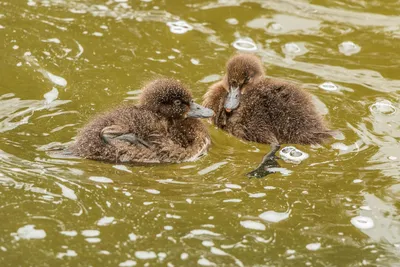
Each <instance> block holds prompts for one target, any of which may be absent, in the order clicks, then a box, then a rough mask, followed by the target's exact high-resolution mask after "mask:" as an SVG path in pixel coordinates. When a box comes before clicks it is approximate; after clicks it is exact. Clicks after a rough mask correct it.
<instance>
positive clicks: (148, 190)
mask: <svg viewBox="0 0 400 267" xmlns="http://www.w3.org/2000/svg"><path fill="white" fill-rule="evenodd" d="M144 191H146V192H147V193H150V194H153V195H158V194H160V191H158V190H156V189H145V190H144Z"/></svg>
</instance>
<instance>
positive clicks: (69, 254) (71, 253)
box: [57, 249, 78, 259]
mask: <svg viewBox="0 0 400 267" xmlns="http://www.w3.org/2000/svg"><path fill="white" fill-rule="evenodd" d="M76 256H78V254H77V253H76V252H75V250H72V249H68V250H67V252H65V253H64V252H59V253H57V258H58V259H62V258H64V257H76Z"/></svg>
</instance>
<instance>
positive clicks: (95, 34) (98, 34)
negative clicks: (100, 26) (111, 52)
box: [92, 32, 103, 37]
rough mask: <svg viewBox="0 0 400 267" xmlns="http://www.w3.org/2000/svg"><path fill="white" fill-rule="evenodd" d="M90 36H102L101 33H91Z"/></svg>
mask: <svg viewBox="0 0 400 267" xmlns="http://www.w3.org/2000/svg"><path fill="white" fill-rule="evenodd" d="M92 35H93V36H98V37H101V36H103V34H102V33H101V32H94V33H92Z"/></svg>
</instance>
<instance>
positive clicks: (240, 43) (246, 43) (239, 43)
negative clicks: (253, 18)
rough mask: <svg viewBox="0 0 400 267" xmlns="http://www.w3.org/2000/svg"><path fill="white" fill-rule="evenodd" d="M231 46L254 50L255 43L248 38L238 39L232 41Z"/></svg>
mask: <svg viewBox="0 0 400 267" xmlns="http://www.w3.org/2000/svg"><path fill="white" fill-rule="evenodd" d="M232 46H233V47H234V48H236V49H237V50H240V51H256V50H257V45H256V44H255V43H254V42H253V40H252V39H250V38H243V39H238V40H236V41H234V42H233V43H232Z"/></svg>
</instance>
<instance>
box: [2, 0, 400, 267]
mask: <svg viewBox="0 0 400 267" xmlns="http://www.w3.org/2000/svg"><path fill="white" fill-rule="evenodd" d="M183 2H185V3H184V4H183ZM399 13H400V5H399V2H398V1H397V0H392V1H387V0H385V1H384V0H377V1H350V0H338V1H322V0H320V1H318V0H310V1H305V0H271V1H260V0H259V1H256V0H255V1H240V0H224V1H222V0H220V1H199V0H198V1H172V0H168V1H167V0H165V1H151V0H146V1H144V0H143V1H131V0H129V1H128V0H108V1H106V0H86V1H85V0H29V1H27V0H8V1H4V0H0V40H2V41H1V42H0V75H1V79H0V217H1V218H2V219H1V223H0V226H1V227H0V263H1V266H56V265H59V266H135V265H137V266H143V265H148V266H196V265H199V266H362V265H365V266H399V263H398V262H399V254H400V212H399V208H400V204H399V203H400V202H399V199H400V182H399V179H400V171H399V169H400V163H399V162H400V144H399V140H400V129H399V128H400V116H399V93H398V92H399V89H400V79H399V64H400V55H399V51H400V40H399V38H400V26H399V25H400V17H399V15H398V14H399ZM177 26H178V28H177ZM238 40H241V44H243V40H244V41H245V42H244V43H245V46H244V49H247V50H252V51H253V53H255V54H256V55H258V56H260V57H261V58H262V60H263V63H264V67H265V68H266V70H267V75H268V76H272V77H278V78H282V79H286V80H289V81H292V82H295V83H298V84H300V85H301V86H303V87H304V88H306V89H307V90H309V91H310V92H311V93H312V94H313V95H314V99H315V101H316V104H317V106H318V108H319V110H320V111H321V112H322V113H324V114H326V118H327V120H328V121H329V122H330V124H331V126H332V128H335V129H338V130H339V131H340V132H341V135H339V136H338V137H337V139H336V140H332V141H331V142H329V143H327V144H326V145H324V146H321V147H303V146H296V147H297V148H298V149H300V150H302V151H304V152H306V153H308V154H309V155H310V157H309V158H308V159H306V160H305V161H303V162H302V163H300V164H298V165H296V164H291V163H285V162H283V161H281V162H280V164H281V166H282V167H283V168H285V169H286V171H285V172H284V174H282V173H276V174H273V175H270V176H268V177H266V178H265V179H250V180H249V179H248V178H246V176H245V174H246V173H247V172H249V171H251V170H252V169H253V168H254V167H255V166H257V164H258V163H259V161H260V159H261V157H262V156H263V153H265V151H267V150H268V146H267V145H261V144H255V143H246V142H242V141H240V140H237V139H235V138H233V137H231V136H229V135H228V134H226V133H224V132H222V131H219V130H218V129H215V128H214V127H213V126H211V125H209V129H210V131H211V135H212V140H213V146H212V148H211V150H210V152H209V153H208V155H207V156H206V157H203V158H201V159H200V160H198V161H196V162H192V163H185V164H176V165H162V166H151V167H132V166H120V165H112V164H105V163H99V162H93V161H89V160H79V159H64V158H54V157H51V156H50V155H48V154H47V153H46V151H45V150H46V149H47V148H49V147H54V146H57V145H65V144H68V143H69V142H71V141H73V138H74V136H75V135H76V132H77V130H78V129H79V128H80V127H82V126H83V125H84V124H85V123H86V122H87V121H88V120H89V119H90V118H91V116H93V115H94V114H96V113H98V112H101V111H104V110H107V109H109V108H111V107H113V106H115V105H117V104H119V103H121V102H123V101H130V102H132V103H135V101H136V99H137V97H138V94H139V93H140V88H141V87H142V85H143V84H144V83H146V82H147V81H149V80H151V79H154V78H157V77H161V76H170V77H174V78H177V79H180V80H181V81H183V82H185V83H186V84H187V85H188V86H189V87H190V88H191V90H192V91H193V94H194V96H195V99H196V100H197V101H198V102H200V101H201V97H202V95H203V94H204V93H205V91H206V89H207V87H208V86H210V85H211V84H212V82H214V81H215V80H218V79H219V78H220V77H221V76H222V75H223V72H224V65H225V62H226V60H227V59H228V58H229V56H231V55H233V54H234V53H236V52H237V49H236V48H237V45H234V44H237V43H235V41H238ZM239 43H240V42H239ZM235 47H236V48H235ZM239 48H240V47H239ZM360 216H361V217H360Z"/></svg>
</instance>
